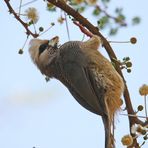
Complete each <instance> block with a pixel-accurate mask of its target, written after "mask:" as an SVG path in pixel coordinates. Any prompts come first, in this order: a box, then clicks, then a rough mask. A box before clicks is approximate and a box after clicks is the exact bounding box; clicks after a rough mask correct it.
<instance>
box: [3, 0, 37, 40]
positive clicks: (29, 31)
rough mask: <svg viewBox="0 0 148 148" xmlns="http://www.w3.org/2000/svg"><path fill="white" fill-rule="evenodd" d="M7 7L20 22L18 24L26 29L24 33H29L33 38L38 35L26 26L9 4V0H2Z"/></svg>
mask: <svg viewBox="0 0 148 148" xmlns="http://www.w3.org/2000/svg"><path fill="white" fill-rule="evenodd" d="M4 1H5V3H6V5H7V7H8V9H9V12H10V13H12V14H13V15H14V17H15V18H16V19H17V20H18V22H20V24H22V26H23V27H24V28H25V29H26V34H27V35H31V36H33V37H34V38H37V37H38V36H39V35H38V34H36V33H33V32H32V31H31V30H30V29H29V28H28V24H27V23H25V22H24V21H23V20H22V19H21V18H20V17H19V16H18V15H17V13H16V12H15V11H14V9H13V8H12V6H11V5H10V3H9V2H10V1H9V0H4Z"/></svg>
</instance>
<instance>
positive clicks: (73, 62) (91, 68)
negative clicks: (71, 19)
mask: <svg viewBox="0 0 148 148" xmlns="http://www.w3.org/2000/svg"><path fill="white" fill-rule="evenodd" d="M101 44H102V41H101V38H100V37H99V36H97V35H93V36H92V37H91V38H90V39H88V40H87V41H68V42H66V43H64V44H62V45H59V37H58V36H55V37H53V38H52V39H50V40H41V39H32V40H31V41H30V42H29V53H30V56H31V59H32V61H33V63H34V64H35V65H36V66H37V68H38V69H39V70H40V72H41V73H42V74H43V75H45V76H47V77H48V78H55V79H57V80H59V81H60V82H61V83H63V84H64V85H65V86H66V87H67V89H68V90H69V92H70V93H71V94H72V96H73V97H74V98H75V99H76V101H77V102H78V103H79V104H80V105H82V106H83V107H84V108H86V109H87V110H89V111H90V112H92V113H95V114H97V115H100V116H101V117H102V121H103V124H104V130H105V148H112V147H114V140H113V136H112V132H111V127H112V121H113V118H114V114H116V112H118V111H119V110H120V106H121V95H122V93H123V91H124V82H123V79H122V77H121V76H120V75H119V74H118V72H117V71H116V70H115V68H114V66H113V65H112V63H111V62H110V61H109V60H108V59H107V58H106V57H105V56H103V55H102V53H101V52H100V51H99V50H98V48H99V47H100V45H101Z"/></svg>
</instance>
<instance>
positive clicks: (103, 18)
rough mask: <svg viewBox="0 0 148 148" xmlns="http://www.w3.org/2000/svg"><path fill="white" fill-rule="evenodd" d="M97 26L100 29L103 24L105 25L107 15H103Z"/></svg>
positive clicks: (107, 20)
mask: <svg viewBox="0 0 148 148" xmlns="http://www.w3.org/2000/svg"><path fill="white" fill-rule="evenodd" d="M98 22H99V24H98V25H99V28H101V29H103V28H104V27H105V26H106V24H107V23H108V22H109V18H108V16H103V17H102V18H101V19H100V20H99V21H98Z"/></svg>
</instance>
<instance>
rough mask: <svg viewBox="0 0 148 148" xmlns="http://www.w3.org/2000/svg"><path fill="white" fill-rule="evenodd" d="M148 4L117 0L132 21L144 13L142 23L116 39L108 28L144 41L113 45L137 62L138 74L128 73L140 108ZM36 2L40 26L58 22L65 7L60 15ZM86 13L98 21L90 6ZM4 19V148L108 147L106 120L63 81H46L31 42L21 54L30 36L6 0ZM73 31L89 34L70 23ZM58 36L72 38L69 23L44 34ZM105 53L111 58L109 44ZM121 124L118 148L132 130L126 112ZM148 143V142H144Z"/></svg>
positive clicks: (0, 133)
mask: <svg viewBox="0 0 148 148" xmlns="http://www.w3.org/2000/svg"><path fill="white" fill-rule="evenodd" d="M12 2H13V3H14V4H13V6H14V8H17V7H18V6H19V1H18V2H16V1H15V2H14V1H13V0H12ZM24 2H28V1H27V0H26V1H24ZM147 4H148V2H147V1H146V0H141V1H134V0H130V1H128V0H124V1H121V0H119V1H117V0H112V2H111V3H110V5H109V7H110V9H109V10H110V11H112V10H113V9H114V8H115V7H116V6H121V7H123V8H124V13H125V15H126V16H127V21H128V19H131V18H132V16H134V15H138V16H140V17H141V23H140V25H138V26H135V27H133V26H128V27H127V28H123V29H120V31H119V32H118V34H117V35H116V36H113V37H110V36H108V35H107V33H106V32H105V31H104V32H103V35H105V36H106V37H107V39H108V40H117V41H125V40H129V39H130V38H131V37H132V36H135V37H136V38H137V40H138V42H137V44H135V45H132V44H112V47H113V49H114V51H115V53H116V54H117V56H118V58H119V59H122V58H123V57H125V56H129V57H130V58H131V61H132V63H133V67H132V72H131V73H127V72H126V71H124V74H125V78H126V80H127V85H128V87H129V90H130V94H131V99H132V102H133V106H134V108H135V110H136V108H137V106H138V105H139V104H143V102H144V100H143V98H142V97H141V96H140V95H139V87H140V86H141V85H142V84H148V78H147V76H148V69H147V66H148V58H147V56H148V49H147V40H148V39H147V31H146V30H147V29H146V28H147V24H148V19H147V17H146V14H147V12H148V9H147ZM32 6H33V7H36V8H37V9H38V10H39V15H40V20H39V25H40V24H42V25H43V26H48V23H47V22H49V23H50V22H53V21H55V20H56V19H57V18H58V17H59V13H60V10H58V11H59V13H49V12H47V11H45V9H46V5H45V4H44V3H43V2H41V1H37V2H35V3H32V4H30V5H29V7H32ZM27 7H28V6H26V7H24V8H23V9H26V8H27ZM83 15H85V16H87V18H88V19H89V20H90V21H91V22H92V23H93V24H94V25H96V20H95V18H94V17H93V16H92V15H91V13H90V10H87V11H86V12H85V13H84V14H83ZM47 16H48V17H47ZM145 17H146V18H145ZM0 20H1V31H0V32H1V35H0V41H1V47H0V49H1V50H0V51H1V52H0V68H1V70H0V71H1V73H0V76H1V77H0V84H1V85H0V90H1V91H0V147H1V148H32V147H36V148H49V147H53V148H69V147H70V148H76V147H79V148H80V147H81V148H83V147H85V148H103V147H104V127H103V124H102V120H101V118H100V117H99V116H97V115H95V114H93V113H90V112H89V111H87V110H85V109H84V108H83V107H81V106H80V105H79V104H78V103H77V102H76V101H75V99H74V98H73V97H72V96H71V94H70V93H69V91H68V90H67V89H66V88H65V87H64V86H63V85H62V84H61V83H60V82H59V81H57V80H55V79H51V80H50V81H49V82H46V81H45V78H44V76H43V75H42V74H41V73H40V72H39V70H38V69H37V68H36V67H35V66H34V64H33V63H32V61H31V59H30V56H29V53H28V43H27V45H26V47H25V49H24V54H23V55H19V54H18V50H19V49H20V48H21V47H22V45H23V44H24V41H25V39H26V35H25V33H24V32H25V30H24V28H23V27H22V26H21V25H20V24H19V23H18V22H17V21H16V20H15V19H14V17H13V16H12V15H9V13H8V9H7V7H6V4H5V3H4V1H0ZM69 31H70V39H71V40H82V37H83V34H82V33H80V30H79V28H78V27H76V26H74V25H73V24H72V23H71V22H70V21H69ZM56 35H58V36H59V37H60V43H61V44H62V43H64V42H66V41H68V37H67V33H66V27H65V25H64V24H63V25H60V24H58V23H56V25H55V26H54V27H53V28H52V29H50V31H49V32H48V33H46V34H44V35H42V36H41V38H42V39H50V38H52V37H53V36H56ZM86 39H87V38H85V40H86ZM100 51H101V52H102V53H103V54H104V55H105V56H107V54H106V52H105V50H104V49H103V48H101V49H100ZM123 107H124V105H123ZM142 114H143V113H141V115H142ZM115 122H116V131H115V136H116V145H117V148H122V147H123V146H122V144H121V138H122V136H123V135H125V134H128V133H129V129H128V120H127V117H126V116H122V115H120V114H118V115H117V118H116V121H115ZM147 147H148V144H145V145H144V146H143V148H147Z"/></svg>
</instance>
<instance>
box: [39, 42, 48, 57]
mask: <svg viewBox="0 0 148 148" xmlns="http://www.w3.org/2000/svg"><path fill="white" fill-rule="evenodd" d="M47 48H48V43H46V44H42V45H40V47H39V55H40V54H41V53H42V52H43V51H44V50H45V49H47Z"/></svg>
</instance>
